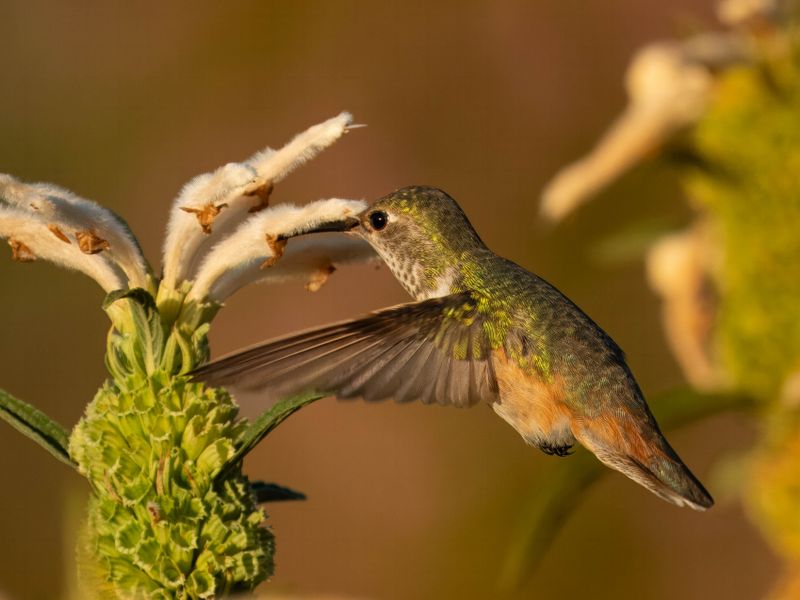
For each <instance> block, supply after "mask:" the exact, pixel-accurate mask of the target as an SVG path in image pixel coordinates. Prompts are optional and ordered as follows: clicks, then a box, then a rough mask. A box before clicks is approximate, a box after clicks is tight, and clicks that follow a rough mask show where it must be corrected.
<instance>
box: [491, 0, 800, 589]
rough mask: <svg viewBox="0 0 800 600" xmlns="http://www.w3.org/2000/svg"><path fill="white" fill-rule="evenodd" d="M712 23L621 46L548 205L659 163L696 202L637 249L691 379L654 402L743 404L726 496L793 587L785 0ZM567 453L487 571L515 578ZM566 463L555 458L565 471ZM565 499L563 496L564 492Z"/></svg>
mask: <svg viewBox="0 0 800 600" xmlns="http://www.w3.org/2000/svg"><path fill="white" fill-rule="evenodd" d="M719 14H720V17H721V18H722V20H723V21H724V22H725V23H726V24H727V25H728V26H729V28H730V29H729V30H728V31H725V32H722V33H713V34H700V35H696V36H695V37H693V38H689V39H687V40H684V41H680V42H666V43H658V44H654V45H652V46H648V47H646V48H645V49H643V50H642V51H640V52H639V53H638V54H637V56H636V58H635V59H634V61H633V63H632V65H631V68H630V71H629V75H628V86H629V94H630V98H631V99H630V104H629V107H628V108H627V109H626V111H625V112H624V113H623V116H622V117H620V119H619V120H618V121H617V122H616V123H615V125H614V126H613V127H612V128H611V130H610V131H609V133H608V134H607V135H606V136H605V137H604V138H603V139H602V140H601V141H600V143H599V144H598V146H597V148H595V149H594V150H593V151H592V152H591V153H590V155H589V156H588V157H587V158H586V159H583V160H581V161H579V162H578V163H577V164H576V165H573V166H571V167H569V168H567V169H565V170H564V171H563V172H562V173H560V174H558V175H557V177H556V178H554V180H553V182H552V183H551V184H550V185H549V186H548V188H547V189H546V190H545V193H544V196H543V205H542V208H543V211H544V213H545V214H546V215H547V216H549V217H551V218H557V219H560V218H562V217H563V216H565V215H566V214H568V213H569V212H571V211H572V210H573V209H574V208H575V207H577V206H579V205H580V204H581V203H582V202H584V201H585V200H586V199H588V198H589V197H590V196H591V195H592V194H594V192H596V191H597V190H598V189H600V188H602V187H603V186H604V185H606V184H607V183H608V182H610V181H612V180H613V179H615V178H616V177H619V176H620V175H621V174H622V173H624V172H625V171H627V170H628V169H629V168H630V167H631V166H633V165H635V164H636V163H638V162H640V161H642V160H645V159H648V158H651V157H653V156H656V157H660V158H661V160H664V161H666V162H668V163H670V164H671V165H672V166H673V167H674V168H675V169H676V172H677V174H678V176H679V178H680V181H681V182H682V184H683V186H684V189H685V190H686V194H687V196H688V197H689V198H690V199H691V201H692V206H693V207H694V208H695V212H696V216H695V219H694V222H693V223H692V224H690V226H689V227H688V228H687V229H686V230H685V231H683V232H680V233H673V234H670V235H668V236H664V237H662V238H660V239H659V240H657V241H656V242H655V243H653V244H651V246H650V248H649V250H648V252H647V267H648V275H649V279H650V282H651V285H652V287H653V288H654V290H655V291H656V292H657V293H658V295H659V296H660V297H661V300H662V301H663V307H664V310H663V316H664V327H665V330H666V334H667V338H668V341H669V342H670V346H671V348H672V351H673V353H674V355H675V357H676V359H677V360H678V362H679V364H680V365H681V367H682V368H683V370H684V373H685V375H686V378H687V380H688V381H689V382H690V383H691V384H692V385H693V387H694V389H695V390H697V391H696V392H691V393H688V392H687V393H683V394H678V395H670V396H669V397H666V398H659V399H657V400H656V401H655V402H654V410H655V411H656V412H657V413H660V414H659V418H660V419H661V420H663V422H664V424H665V425H677V424H679V423H685V422H691V421H694V420H696V419H699V418H702V417H705V416H707V415H710V414H715V413H718V412H723V411H728V410H731V409H737V410H740V409H749V414H750V415H752V417H753V418H754V419H755V420H757V421H758V423H759V424H760V425H761V427H760V428H759V431H761V436H760V439H759V440H758V442H757V443H756V446H755V448H753V449H752V450H751V451H750V460H748V461H747V465H748V467H749V474H748V476H747V477H746V478H745V479H744V482H743V483H742V489H741V496H742V498H743V500H744V502H745V505H746V506H747V507H748V510H749V513H750V515H751V516H752V519H753V521H754V522H755V523H756V525H757V526H758V527H759V528H760V529H761V531H762V532H763V533H764V535H765V537H766V538H767V540H768V541H769V542H770V543H771V544H772V546H773V547H774V548H775V550H776V551H777V552H778V553H779V554H780V555H781V556H782V557H783V558H784V559H785V561H786V563H787V569H786V573H787V576H786V578H785V581H784V582H782V583H780V584H779V585H778V586H777V587H776V589H775V596H774V597H775V598H787V599H788V598H796V597H798V593H800V577H798V573H800V521H798V519H797V515H798V514H800V468H798V466H797V465H798V464H800V418H798V417H799V416H800V303H799V302H798V300H799V299H800V278H799V277H798V276H797V265H798V263H800V236H798V233H797V232H798V231H800V168H799V167H800V36H799V35H798V29H797V25H798V22H797V16H798V9H797V5H796V3H795V2H780V1H777V0H773V1H770V0H763V1H760V2H750V3H748V2H742V1H740V0H726V1H724V2H722V3H721V4H720V10H719ZM593 467H594V465H591V464H589V463H588V462H586V461H583V462H581V461H576V462H574V463H573V464H572V465H569V466H567V468H566V469H563V470H562V469H560V470H559V472H558V474H557V478H551V479H548V485H547V490H548V491H547V494H546V495H545V496H541V495H540V493H541V490H537V495H538V497H537V501H536V503H535V504H534V506H533V508H532V509H531V512H530V514H529V515H528V518H527V525H526V527H524V528H523V530H522V531H523V533H522V534H521V537H520V539H519V540H518V542H517V544H516V546H515V549H514V550H513V552H512V553H511V554H510V555H509V558H508V560H507V564H506V570H505V573H504V576H503V579H502V585H503V587H504V588H505V589H506V590H510V589H514V588H515V587H517V586H519V585H520V584H521V582H522V581H524V580H525V578H527V577H528V576H529V575H530V573H531V572H532V569H533V568H534V567H535V565H536V563H537V562H538V560H539V559H540V558H541V555H542V552H543V551H544V549H545V548H546V545H547V543H549V541H550V540H551V539H552V538H553V537H554V535H555V534H556V532H557V530H558V528H559V527H560V525H561V524H562V523H563V521H564V520H565V518H566V516H567V515H568V514H569V512H570V511H571V510H572V509H573V508H574V506H575V505H576V504H577V500H575V497H576V496H577V495H578V493H579V492H580V491H582V490H583V489H585V488H586V487H587V486H588V485H589V484H591V482H592V481H593V480H594V479H595V477H596V475H595V474H594V472H593ZM568 471H569V472H568ZM569 499H572V500H569Z"/></svg>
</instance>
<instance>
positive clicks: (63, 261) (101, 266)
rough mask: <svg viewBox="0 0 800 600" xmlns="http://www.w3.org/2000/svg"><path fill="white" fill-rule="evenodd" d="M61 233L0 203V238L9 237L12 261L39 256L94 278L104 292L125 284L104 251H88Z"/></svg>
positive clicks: (24, 213)
mask: <svg viewBox="0 0 800 600" xmlns="http://www.w3.org/2000/svg"><path fill="white" fill-rule="evenodd" d="M62 235H63V234H60V233H58V232H56V231H54V229H53V225H52V223H49V222H48V221H47V220H45V219H42V218H40V217H38V216H37V215H32V214H30V213H29V212H27V211H25V210H22V209H20V208H16V207H11V206H7V205H5V206H4V205H2V204H0V238H5V239H6V240H8V243H9V245H10V246H11V251H12V257H13V258H14V260H17V261H20V262H29V261H34V260H36V259H39V258H41V259H43V260H48V261H50V262H53V263H55V264H57V265H60V266H62V267H66V268H68V269H75V270H77V271H80V272H82V273H84V274H86V275H88V276H89V277H91V278H92V279H94V280H95V281H96V282H97V283H98V284H100V286H101V287H102V288H103V289H104V290H105V291H106V292H111V291H113V290H117V289H120V288H124V287H126V285H125V280H126V277H125V275H124V273H123V272H122V270H121V269H119V267H117V265H116V264H114V263H113V262H112V261H111V260H109V258H108V256H107V255H106V254H105V253H101V254H98V253H95V254H87V253H85V252H83V251H82V250H81V249H80V248H79V247H78V244H75V243H71V242H70V240H68V239H63V238H62Z"/></svg>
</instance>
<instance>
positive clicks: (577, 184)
mask: <svg viewBox="0 0 800 600" xmlns="http://www.w3.org/2000/svg"><path fill="white" fill-rule="evenodd" d="M747 56H748V52H747V48H746V45H745V44H744V42H743V40H741V39H740V38H739V37H737V36H733V35H728V34H703V35H698V36H695V37H693V38H690V39H688V40H685V41H682V42H671V41H670V42H660V43H655V44H652V45H649V46H646V47H645V48H643V49H642V50H640V51H639V52H638V53H637V54H636V56H635V57H634V59H633V61H632V63H631V66H630V67H629V69H628V73H627V76H626V88H627V91H628V97H629V103H628V106H627V108H626V109H625V111H624V112H623V113H622V115H621V116H620V117H619V118H618V119H617V120H616V121H615V122H614V124H613V125H612V126H611V128H610V129H609V130H608V132H607V133H606V134H605V135H604V136H603V137H602V138H601V140H600V141H599V142H598V144H597V146H596V147H595V148H594V149H593V150H592V151H591V152H590V153H589V155H588V156H586V157H585V158H583V159H581V160H579V161H577V162H576V163H574V164H572V165H569V166H568V167H566V168H564V169H562V170H561V171H560V172H559V173H557V174H556V176H555V177H554V178H553V179H552V180H551V181H550V182H549V183H548V184H547V186H546V187H545V189H544V191H543V192H542V199H541V211H542V213H543V214H544V215H545V216H546V217H547V218H549V219H552V220H560V219H562V218H563V217H565V216H566V215H567V214H568V213H570V212H572V211H573V210H574V209H575V208H576V207H577V206H579V205H580V204H582V203H583V202H585V201H586V200H588V199H589V198H590V197H591V196H592V195H594V194H595V193H596V192H598V191H599V190H600V189H602V188H604V187H605V186H607V185H608V184H609V183H611V182H612V181H613V180H614V179H616V178H617V177H619V176H620V175H621V174H622V173H624V172H625V171H627V170H628V169H629V168H630V167H632V166H633V165H635V164H637V163H638V162H640V161H641V160H642V159H644V158H645V157H647V156H649V155H650V154H653V153H655V151H657V150H658V149H659V148H660V147H661V146H662V145H663V144H664V143H665V142H666V141H668V140H669V139H671V138H672V137H673V136H674V135H675V134H676V133H678V132H680V131H682V130H683V129H685V128H687V127H689V126H691V125H693V124H694V123H696V122H697V121H698V120H699V119H700V117H701V116H702V115H703V113H704V112H705V110H706V108H707V106H708V103H709V101H710V99H711V97H712V91H713V88H714V83H715V78H716V73H717V71H719V70H720V69H724V68H726V67H728V66H729V65H732V64H735V63H737V62H740V61H742V60H745V59H746V57H747Z"/></svg>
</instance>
